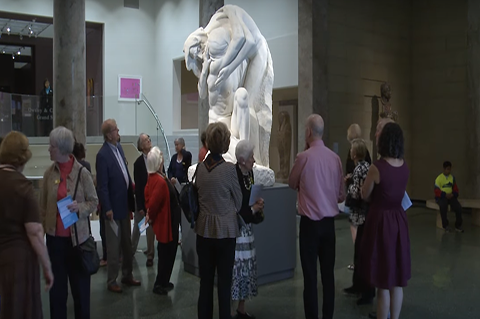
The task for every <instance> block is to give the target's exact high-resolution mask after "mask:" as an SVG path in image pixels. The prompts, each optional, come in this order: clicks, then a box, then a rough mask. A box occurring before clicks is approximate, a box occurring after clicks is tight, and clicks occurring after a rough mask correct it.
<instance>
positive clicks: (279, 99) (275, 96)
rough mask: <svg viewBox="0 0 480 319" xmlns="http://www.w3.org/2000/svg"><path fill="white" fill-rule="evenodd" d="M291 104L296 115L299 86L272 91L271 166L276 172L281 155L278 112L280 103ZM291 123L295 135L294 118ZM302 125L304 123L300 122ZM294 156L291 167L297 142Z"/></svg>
mask: <svg viewBox="0 0 480 319" xmlns="http://www.w3.org/2000/svg"><path fill="white" fill-rule="evenodd" d="M281 103H283V104H287V105H289V106H290V105H291V106H292V107H291V109H292V110H293V112H292V113H294V114H293V115H294V117H296V115H297V105H298V87H292V88H283V89H274V90H273V93H272V113H273V114H272V115H273V118H272V135H271V137H270V168H271V169H273V171H274V172H275V173H276V172H278V171H279V169H280V156H279V154H278V129H279V123H278V113H279V108H280V104H281ZM290 123H291V125H292V134H293V135H294V134H295V133H296V131H297V128H296V123H295V119H294V118H290ZM300 125H302V124H301V123H300ZM292 138H293V141H296V140H297V137H296V136H295V135H294V136H293V137H292ZM292 153H293V154H292V156H291V158H290V167H292V165H293V162H294V160H295V154H296V153H295V143H294V142H292Z"/></svg>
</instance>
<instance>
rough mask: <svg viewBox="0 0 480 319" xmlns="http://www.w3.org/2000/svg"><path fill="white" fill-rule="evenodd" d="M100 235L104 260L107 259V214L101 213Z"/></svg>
mask: <svg viewBox="0 0 480 319" xmlns="http://www.w3.org/2000/svg"><path fill="white" fill-rule="evenodd" d="M100 237H101V238H102V256H103V257H102V260H105V261H106V260H107V235H105V216H102V215H100Z"/></svg>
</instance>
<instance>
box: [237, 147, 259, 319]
mask: <svg viewBox="0 0 480 319" xmlns="http://www.w3.org/2000/svg"><path fill="white" fill-rule="evenodd" d="M254 148H255V145H253V143H252V142H250V141H247V140H242V141H240V142H238V144H237V147H236V148H235V156H236V158H237V164H236V165H235V167H236V169H237V175H238V181H239V183H240V188H241V189H242V195H243V198H242V208H241V209H240V211H239V214H240V216H241V217H242V218H243V220H244V221H245V225H242V226H241V227H240V237H237V244H236V247H235V263H234V265H233V276H232V300H234V301H237V300H238V308H237V318H239V319H250V318H255V317H254V316H252V315H250V314H249V313H247V312H246V310H245V300H246V299H250V298H251V297H255V296H256V295H257V293H258V292H257V258H256V256H255V245H254V236H253V228H252V223H258V221H261V220H263V199H262V198H260V199H259V200H258V201H257V202H256V203H255V204H254V205H253V206H250V205H249V201H250V194H251V191H252V185H253V184H254V179H253V171H252V169H253V164H254V163H255V159H254V158H253V150H254ZM232 310H233V308H232Z"/></svg>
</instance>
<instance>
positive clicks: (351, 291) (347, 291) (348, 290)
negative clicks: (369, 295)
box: [343, 286, 358, 295]
mask: <svg viewBox="0 0 480 319" xmlns="http://www.w3.org/2000/svg"><path fill="white" fill-rule="evenodd" d="M343 293H345V294H347V295H358V291H357V289H355V287H353V286H351V287H348V288H345V289H343Z"/></svg>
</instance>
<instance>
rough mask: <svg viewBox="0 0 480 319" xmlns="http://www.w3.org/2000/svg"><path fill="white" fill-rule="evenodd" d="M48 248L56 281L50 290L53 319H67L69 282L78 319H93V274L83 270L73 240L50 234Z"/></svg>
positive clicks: (51, 315)
mask: <svg viewBox="0 0 480 319" xmlns="http://www.w3.org/2000/svg"><path fill="white" fill-rule="evenodd" d="M47 249H48V254H49V256H50V261H51V263H52V272H53V276H54V278H55V280H54V282H53V286H52V289H51V290H50V318H51V319H65V318H67V299H68V282H69V281H70V290H71V292H72V297H73V303H74V309H75V319H89V318H90V275H89V274H86V273H85V272H84V271H83V270H82V268H81V264H80V260H79V258H78V255H77V253H76V250H75V248H74V247H73V246H72V240H71V238H70V237H54V236H50V235H47Z"/></svg>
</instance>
